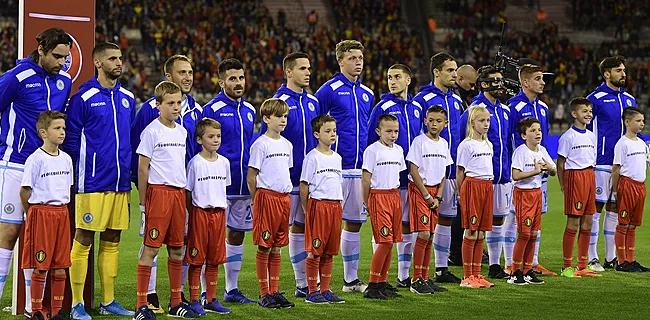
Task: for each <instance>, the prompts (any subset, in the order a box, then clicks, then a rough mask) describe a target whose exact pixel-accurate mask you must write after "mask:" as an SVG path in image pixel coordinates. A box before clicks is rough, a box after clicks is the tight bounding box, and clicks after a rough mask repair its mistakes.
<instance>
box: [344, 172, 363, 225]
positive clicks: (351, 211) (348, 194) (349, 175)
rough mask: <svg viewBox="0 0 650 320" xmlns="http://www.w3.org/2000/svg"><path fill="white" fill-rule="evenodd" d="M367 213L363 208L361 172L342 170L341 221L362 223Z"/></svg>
mask: <svg viewBox="0 0 650 320" xmlns="http://www.w3.org/2000/svg"><path fill="white" fill-rule="evenodd" d="M367 219H368V211H367V210H365V209H364V208H363V192H362V190H361V170H359V169H348V170H343V221H347V222H354V223H364V222H366V220H367Z"/></svg>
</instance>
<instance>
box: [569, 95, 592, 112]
mask: <svg viewBox="0 0 650 320" xmlns="http://www.w3.org/2000/svg"><path fill="white" fill-rule="evenodd" d="M580 106H591V101H589V99H587V98H585V97H575V98H573V99H571V102H569V107H571V111H576V110H578V108H579V107H580Z"/></svg>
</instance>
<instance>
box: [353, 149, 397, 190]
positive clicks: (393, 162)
mask: <svg viewBox="0 0 650 320" xmlns="http://www.w3.org/2000/svg"><path fill="white" fill-rule="evenodd" d="M361 169H363V170H365V171H368V172H370V173H372V177H371V178H370V188H371V189H381V190H390V189H397V188H399V173H400V172H401V171H404V170H406V162H405V161H404V151H403V150H402V147H400V146H399V145H398V144H396V143H394V144H393V147H392V148H389V147H387V146H385V145H383V144H382V143H381V141H376V142H375V143H373V144H371V145H370V146H368V148H366V151H364V152H363V166H362V167H361Z"/></svg>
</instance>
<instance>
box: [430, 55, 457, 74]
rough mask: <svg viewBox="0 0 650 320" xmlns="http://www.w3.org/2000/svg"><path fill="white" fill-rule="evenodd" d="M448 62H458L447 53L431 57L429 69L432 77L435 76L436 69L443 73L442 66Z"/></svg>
mask: <svg viewBox="0 0 650 320" xmlns="http://www.w3.org/2000/svg"><path fill="white" fill-rule="evenodd" d="M446 61H456V59H454V57H452V56H451V55H450V54H449V53H446V52H439V53H436V54H434V55H433V56H431V64H430V67H429V71H431V75H432V76H433V70H434V69H436V70H438V71H442V65H443V64H445V62H446Z"/></svg>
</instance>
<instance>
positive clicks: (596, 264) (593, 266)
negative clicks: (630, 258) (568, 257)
mask: <svg viewBox="0 0 650 320" xmlns="http://www.w3.org/2000/svg"><path fill="white" fill-rule="evenodd" d="M587 269H589V270H591V271H593V272H603V271H605V268H603V266H602V265H600V260H598V258H593V259H591V261H589V264H587Z"/></svg>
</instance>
